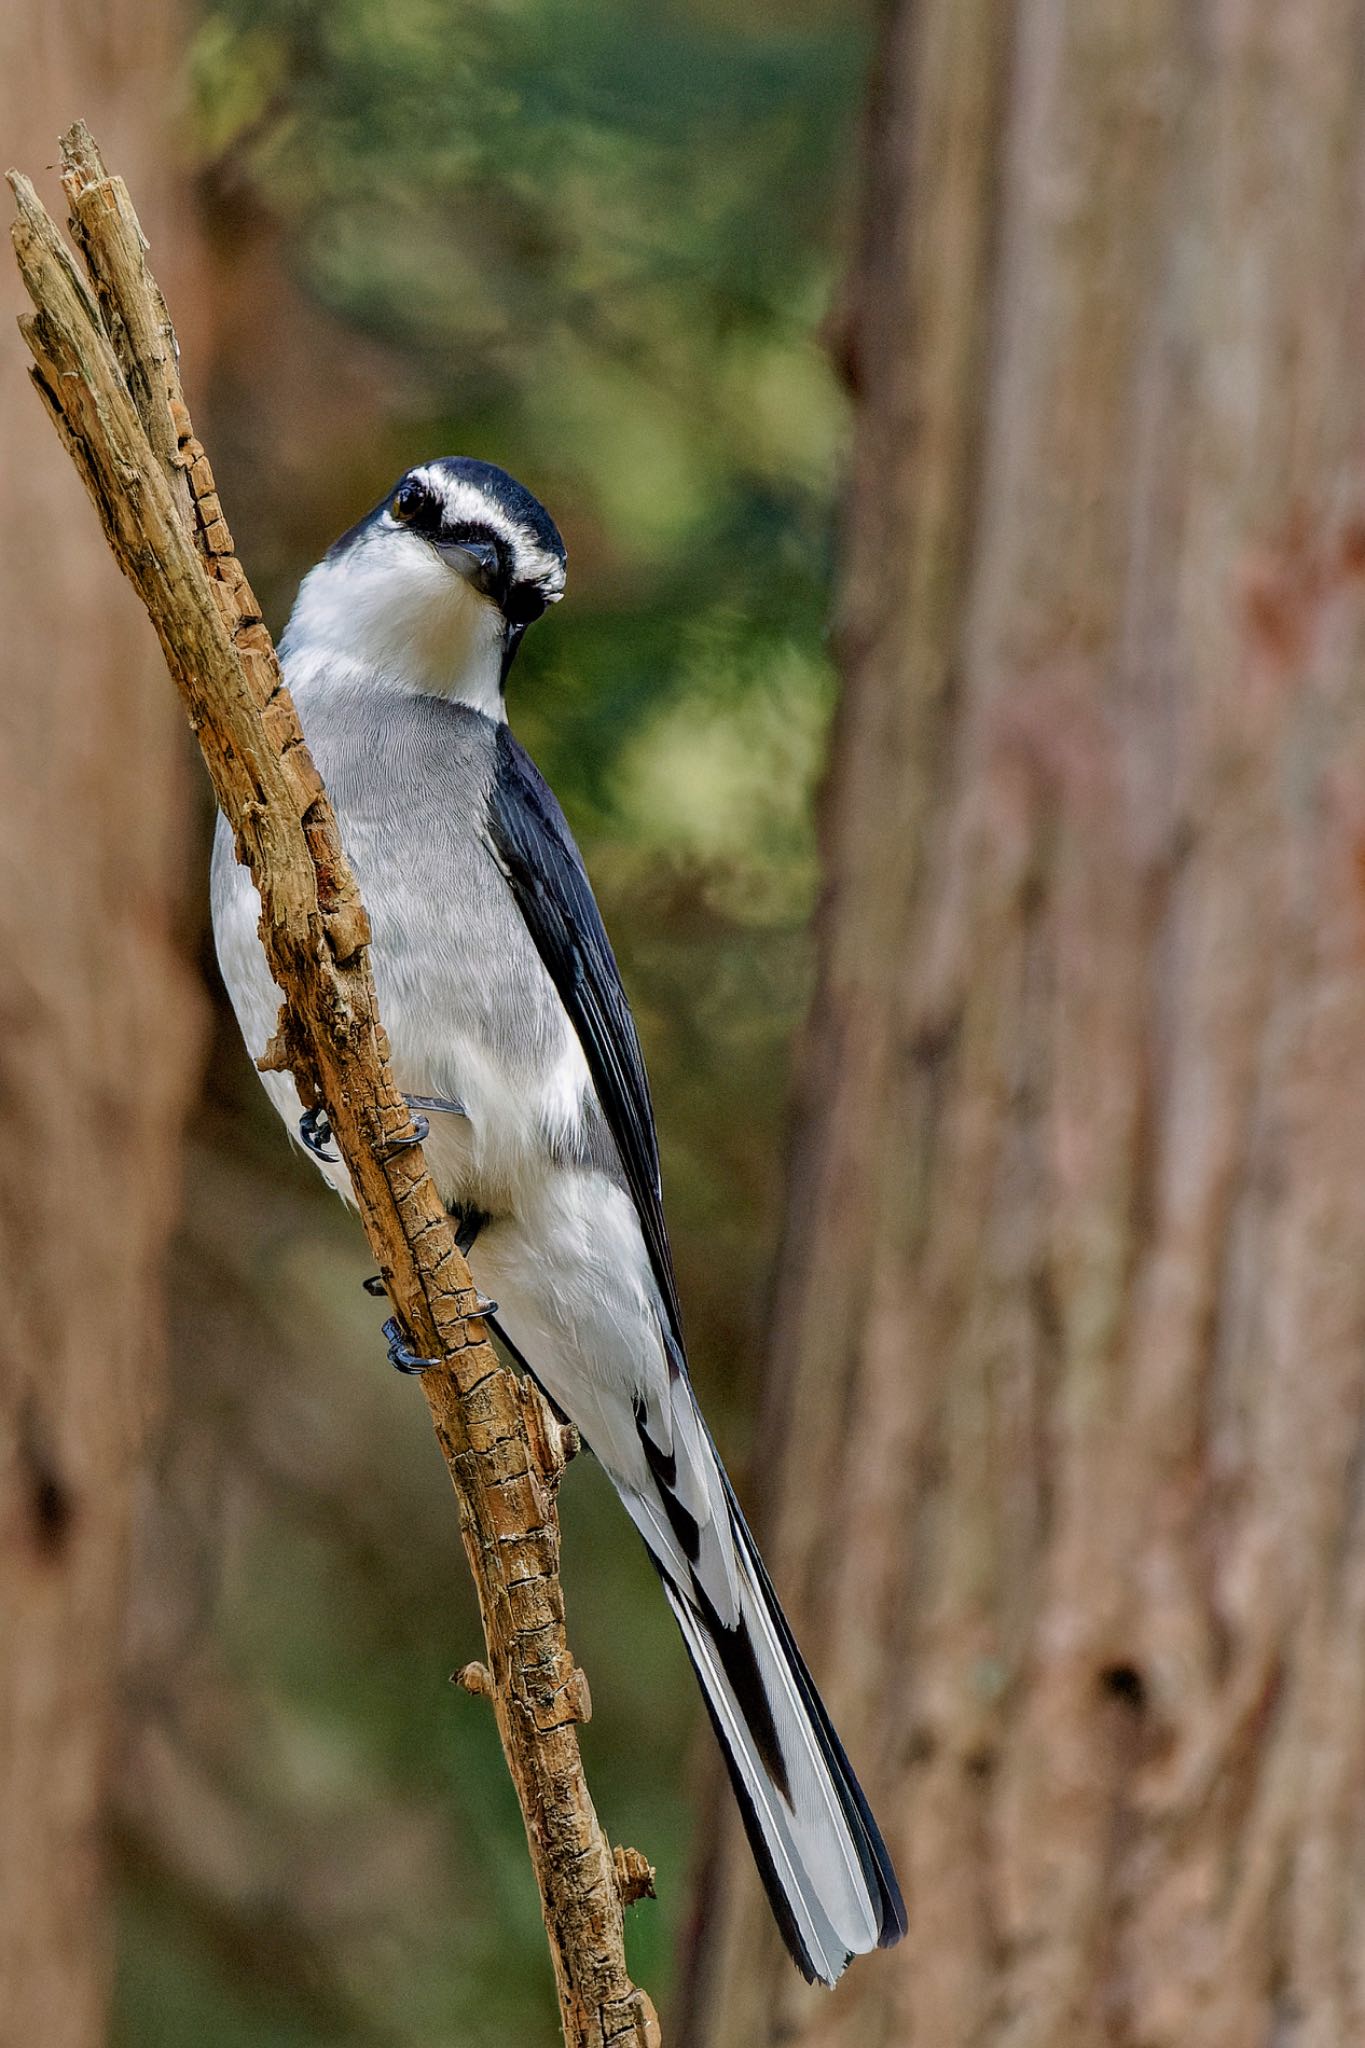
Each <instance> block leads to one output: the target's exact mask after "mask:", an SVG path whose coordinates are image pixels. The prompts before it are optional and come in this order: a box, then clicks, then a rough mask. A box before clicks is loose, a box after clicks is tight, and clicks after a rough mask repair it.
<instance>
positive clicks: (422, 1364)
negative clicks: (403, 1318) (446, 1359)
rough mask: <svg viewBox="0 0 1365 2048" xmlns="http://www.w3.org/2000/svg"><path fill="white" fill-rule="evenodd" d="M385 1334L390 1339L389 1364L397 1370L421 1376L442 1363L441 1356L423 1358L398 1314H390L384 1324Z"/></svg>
mask: <svg viewBox="0 0 1365 2048" xmlns="http://www.w3.org/2000/svg"><path fill="white" fill-rule="evenodd" d="M383 1334H384V1336H385V1337H387V1338H388V1340H389V1364H390V1365H391V1366H392V1367H393V1369H394V1371H395V1372H405V1373H408V1374H410V1375H412V1376H414V1377H419V1376H420V1375H421V1374H422V1373H424V1372H429V1371H430V1370H431V1368H432V1366H433V1365H439V1364H440V1363H441V1361H440V1359H439V1358H423V1357H422V1356H421V1355H420V1353H418V1352H417V1351H416V1350H415V1349H414V1348H413V1343H412V1332H411V1330H408V1329H406V1328H405V1327H404V1326H403V1324H402V1323H400V1322H399V1320H398V1318H397V1316H390V1317H389V1319H388V1321H387V1322H386V1323H385V1325H384V1329H383Z"/></svg>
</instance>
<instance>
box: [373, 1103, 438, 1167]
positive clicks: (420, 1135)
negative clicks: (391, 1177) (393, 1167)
mask: <svg viewBox="0 0 1365 2048" xmlns="http://www.w3.org/2000/svg"><path fill="white" fill-rule="evenodd" d="M430 1132H431V1125H430V1124H429V1123H428V1122H427V1120H426V1118H425V1117H424V1116H423V1115H422V1112H421V1111H420V1110H416V1111H414V1113H413V1119H412V1129H411V1130H410V1131H409V1132H407V1134H406V1135H405V1136H404V1137H401V1138H388V1139H385V1140H384V1142H383V1143H382V1144H379V1145H376V1146H375V1148H374V1156H375V1158H376V1159H379V1160H389V1159H396V1158H397V1157H398V1154H399V1153H400V1152H411V1150H412V1148H413V1146H414V1145H420V1144H421V1143H422V1141H423V1140H424V1139H425V1138H426V1137H428V1136H429V1135H430Z"/></svg>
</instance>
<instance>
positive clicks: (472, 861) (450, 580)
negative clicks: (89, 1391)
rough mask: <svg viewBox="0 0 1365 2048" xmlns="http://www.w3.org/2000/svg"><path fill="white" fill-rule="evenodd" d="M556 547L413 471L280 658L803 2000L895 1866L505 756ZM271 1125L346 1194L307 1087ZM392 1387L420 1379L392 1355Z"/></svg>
mask: <svg viewBox="0 0 1365 2048" xmlns="http://www.w3.org/2000/svg"><path fill="white" fill-rule="evenodd" d="M564 564H565V555H564V545H563V542H562V541H561V539H560V537H559V533H558V531H557V529H556V527H555V524H554V522H553V520H552V519H551V518H550V516H549V514H548V513H547V512H546V511H545V509H544V507H543V506H542V505H540V504H539V503H538V502H537V500H536V499H535V498H533V497H532V496H531V494H530V492H529V491H526V490H524V489H523V488H522V486H521V485H520V484H518V483H515V482H514V481H513V479H512V478H511V477H509V476H508V475H507V474H506V473H505V472H504V471H503V470H500V469H496V468H494V467H493V466H492V465H491V464H490V463H486V462H475V461H471V460H467V459H463V458H460V459H449V460H443V461H436V462H428V463H424V464H422V465H420V466H419V467H417V468H415V469H412V470H410V471H409V472H408V473H407V475H406V476H404V477H402V478H401V479H400V481H399V482H398V484H397V485H396V486H395V488H394V489H393V490H392V491H391V492H390V493H389V494H388V495H387V497H386V498H385V499H384V501H383V502H382V504H379V505H377V506H376V507H375V508H374V510H373V511H372V512H370V513H369V514H368V515H367V516H366V517H365V518H364V519H362V520H361V521H360V523H359V525H357V526H354V527H353V528H352V529H351V531H350V532H349V533H347V534H344V535H343V536H342V538H341V539H340V540H339V541H337V542H336V544H335V545H334V546H333V547H332V548H331V549H329V551H328V553H327V555H326V556H325V557H324V559H323V560H322V561H321V562H320V563H319V564H318V566H317V567H316V568H315V569H313V570H312V571H311V572H310V574H309V575H308V576H306V577H305V578H304V581H303V584H302V586H301V588H300V590H299V595H298V600H297V603H296V604H295V607H294V611H293V615H292V617H291V618H290V621H289V625H288V628H287V630H286V632H285V634H284V638H283V639H282V641H281V643H280V654H281V658H282V661H283V664H284V672H285V677H286V680H287V682H288V684H289V687H290V689H291V691H292V692H293V695H294V698H295V701H296V703H297V705H298V708H299V712H300V715H301V717H302V720H303V724H304V729H305V731H306V733H307V737H308V740H309V743H310V745H311V747H312V750H313V754H314V757H315V759H316V761H317V765H318V767H319V769H320V770H321V772H322V775H323V778H324V780H325V782H326V784H327V788H328V791H329V793H330V795H331V798H332V802H333V803H334V805H335V807H336V813H337V818H338V820H339V823H340V828H341V835H342V839H343V841H344V843H345V847H346V851H347V853H348V855H349V856H350V859H351V861H352V863H353V865H354V867H355V870H356V873H357V875H358V877H359V880H360V884H361V888H362V890H363V893H364V897H365V902H366V906H367V908H368V910H369V914H370V921H371V925H372V927H373V932H374V944H373V963H374V974H375V981H376V984H377V987H378V993H379V1004H380V1013H381V1015H382V1017H383V1020H384V1024H385V1027H386V1029H387V1031H388V1036H389V1041H390V1045H391V1048H392V1059H393V1071H394V1075H395V1078H396V1080H397V1083H398V1086H399V1087H400V1088H401V1089H403V1090H404V1091H405V1093H406V1094H407V1096H408V1100H409V1102H410V1103H411V1104H413V1105H414V1107H415V1108H416V1109H420V1110H422V1111H429V1112H430V1116H429V1117H424V1118H422V1119H421V1120H420V1121H419V1125H418V1128H419V1129H422V1128H423V1127H424V1126H425V1133H426V1134H425V1151H426V1160H427V1164H428V1166H429V1168H430V1170H431V1173H432V1175H433V1177H434V1179H435V1183H436V1186H437V1189H438V1190H439V1193H440V1195H441V1198H442V1200H443V1201H444V1202H445V1203H446V1205H447V1207H448V1208H449V1209H450V1212H451V1214H452V1216H453V1217H454V1218H455V1219H456V1222H457V1225H458V1234H459V1238H460V1242H461V1244H462V1245H463V1246H464V1248H465V1250H466V1255H467V1257H468V1259H469V1263H470V1267H471V1270H472V1272H473V1275H474V1278H475V1281H476V1283H477V1285H478V1286H479V1288H480V1289H481V1290H482V1291H483V1292H484V1293H485V1294H487V1295H488V1296H490V1297H492V1299H493V1300H494V1301H495V1302H496V1304H497V1306H496V1315H495V1320H494V1328H495V1329H496V1331H497V1333H498V1335H499V1336H500V1337H501V1338H502V1339H503V1340H504V1342H505V1343H506V1344H507V1346H508V1348H509V1349H510V1350H511V1351H512V1352H513V1353H514V1355H515V1356H516V1357H517V1358H518V1359H519V1360H520V1361H521V1362H522V1364H523V1365H524V1366H525V1367H526V1369H527V1370H529V1371H530V1372H531V1373H532V1374H533V1375H534V1376H535V1378H536V1380H537V1381H538V1382H539V1383H540V1385H541V1387H542V1388H543V1389H544V1390H545V1392H546V1393H547V1394H548V1395H549V1397H550V1398H551V1399H552V1400H553V1401H554V1402H555V1403H556V1405H557V1406H558V1407H559V1408H560V1409H561V1410H562V1411H563V1413H564V1414H565V1415H566V1416H568V1417H569V1419H570V1420H571V1421H572V1422H573V1423H574V1424H575V1425H576V1427H577V1428H578V1430H579V1431H580V1433H581V1435H582V1437H583V1439H584V1441H585V1442H586V1443H587V1444H588V1445H589V1446H590V1448H591V1449H592V1451H593V1452H594V1453H595V1454H596V1456H597V1458H598V1459H599V1461H600V1462H601V1464H602V1466H603V1467H604V1469H605V1470H606V1472H607V1473H608V1475H609V1476H610V1478H611V1481H612V1483H613V1485H614V1486H615V1488H616V1490H617V1492H618V1493H619V1495H620V1497H621V1500H622V1502H623V1504H624V1506H625V1509H626V1512H627V1514H628V1515H629V1516H630V1518H631V1520H632V1521H633V1522H634V1523H635V1526H636V1528H637V1529H638V1530H639V1532H640V1534H641V1535H642V1536H643V1538H644V1540H645V1543H646V1545H647V1546H648V1549H649V1553H650V1556H651V1557H652V1559H653V1561H654V1563H655V1565H656V1567H657V1568H658V1572H659V1576H660V1578H661V1579H662V1581H663V1587H664V1593H665V1596H666V1598H667V1600H668V1603H669V1606H670V1607H671V1608H672V1610H673V1613H674V1615H675V1617H676V1619H677V1622H678V1626H679V1628H680V1629H681V1630H682V1634H683V1640H684V1642H685V1643H686V1646H687V1651H688V1654H689V1656H690V1658H691V1660H692V1664H693V1666H694V1668H695V1670H696V1674H697V1677H698V1679H699V1681H700V1683H701V1688H702V1692H703V1694H704V1695H705V1699H706V1704H707V1707H708V1709H709V1711H710V1715H711V1720H712V1722H713V1724H714V1726H715V1730H716V1734H717V1736H718V1737H719V1740H720V1744H721V1748H722V1750H723V1751H724V1753H725V1758H726V1761H727V1763H728V1765H729V1769H730V1775H731V1778H732V1780H733V1783H734V1788H735V1792H736V1795H737V1797H738V1800H739V1804H740V1807H741V1810H742V1812H743V1816H744V1821H745V1825H746V1827H747V1830H748V1834H749V1840H750V1843H751V1844H752V1847H753V1852H754V1855H755V1858H756V1859H757V1862H758V1866H759V1869H760V1871H761V1873H762V1876H763V1880H764V1883H765V1885H766V1887H767V1891H768V1896H769V1898H770V1900H771V1902H772V1907H773V1911H774V1914H775V1915H776V1918H777V1921H778V1924H779V1926H780V1928H781V1931H782V1933H783V1935H784V1937H785V1939H786V1942H787V1945H788V1947H789V1948H790V1950H791V1952H792V1955H793V1957H794V1958H795V1960H796V1962H797V1963H798V1964H799V1966H800V1968H801V1969H802V1970H803V1971H804V1972H805V1974H806V1976H807V1977H808V1978H812V1979H815V1978H819V1979H823V1980H824V1981H825V1982H826V1983H833V1982H834V1980H835V1979H836V1978H837V1977H838V1975H839V1973H840V1971H841V1970H842V1969H843V1968H844V1966H845V1964H846V1963H847V1962H848V1960H849V1958H850V1957H851V1956H854V1955H858V1954H861V1953H863V1952H865V1951H867V1950H869V1949H872V1948H875V1947H877V1946H878V1945H881V1946H886V1945H888V1944H890V1943H891V1942H894V1941H896V1940H898V1939H899V1937H900V1936H901V1934H903V1933H904V1931H905V1908H904V1906H903V1904H902V1901H901V1895H900V1891H899V1888H898V1886H897V1883H896V1878H895V1874H894V1872H893V1871H892V1868H891V1862H890V1859H889V1857H888V1855H887V1851H886V1847H885V1845H884V1843H883V1841H882V1838H881V1835H880V1833H879V1832H878V1829H877V1826H876V1823H875V1822H874V1821H873V1819H872V1816H871V1814H870V1812H869V1811H868V1807H867V1802H866V1800H865V1799H864V1797H863V1794H862V1791H861V1790H860V1788H859V1785H858V1782H857V1780H856V1779H855V1777H854V1775H853V1772H852V1770H851V1769H850V1767H849V1764H848V1760H847V1758H846V1757H845V1755H844V1751H843V1749H842V1747H841V1745H840V1742H839V1738H838V1736H837V1735H836V1734H835V1732H834V1729H833V1727H832V1726H831V1725H830V1720H829V1717H828V1715H827V1714H826V1712H825V1709H824V1707H823V1705H822V1704H821V1701H820V1698H819V1695H818V1694H817V1692H816V1690H815V1686H814V1684H813V1682H812V1680H811V1677H810V1673H809V1672H808V1671H807V1669H806V1666H805V1664H804V1662H803V1661H802V1658H801V1654H800V1652H799V1651H798V1649H797V1647H796V1644H795V1642H794V1641H793V1639H792V1634H791V1630H790V1628H789V1627H788V1624H787V1621H786V1618H785V1616H784V1615H783V1613H782V1609H781V1608H780V1606H779V1605H778V1602H777V1597H776V1595H775V1593H774V1592H773V1588H772V1584H771V1582H770V1580H769V1578H768V1574H767V1572H766V1570H765V1569H764V1566H763V1561H762V1559H761V1558H760V1556H759V1554H758V1550H757V1548H756V1546H755V1544H754V1540H753V1538H752V1536H751V1535H750V1534H749V1531H748V1529H747V1528H746V1527H745V1523H744V1518H743V1516H742V1515H741V1513H740V1510H739V1506H738V1503H737V1502H736V1500H735V1495H734V1491H733V1489H732V1488H731V1485H730V1482H729V1480H728V1479H727V1477H726V1474H725V1471H724V1468H723V1467H722V1465H721V1462H720V1458H719V1456H718V1455H717V1452H716V1448H715V1445H714V1444H713V1442H712V1440H711V1434H710V1431H709V1430H708V1429H707V1426H706V1423H705V1421H704V1420H703V1418H702V1414H701V1411H700V1409H699V1408H698V1406H697V1401H696V1397H695V1395H694V1394H693V1391H692V1386H691V1382H690V1380H689V1379H688V1374H687V1363H686V1359H685V1357H684V1352H683V1338H682V1324H681V1317H680V1314H679V1309H678V1299H677V1289H676V1285H675V1282H674V1276H673V1262H672V1257H671V1254H670V1251H669V1245H668V1235H667V1232H666V1230H665V1227H664V1213H663V1204H662V1198H661V1193H660V1183H659V1155H658V1146H657V1143H656V1139H655V1132H654V1117H653V1111H652V1108H651V1105H650V1096H649V1085H648V1082H647V1080H646V1077H645V1069H644V1062H643V1060H642V1058H641V1054H640V1046H639V1042H638V1040H637V1038H636V1035H635V1026H634V1023H633V1021H632V1018H631V1013H630V1006H629V1004H628V1003H627V1001H626V996H625V991H624V990H623V988H622V986H621V977H620V974H619V972H618V970H617V966H616V961H615V958H614V957H613V954H612V950H611V946H610V943H609V942H608V939H607V935H606V932H605V930H604V929H603V925H602V919H601V916H600V914H599V912H598V908H597V905H596V902H595V901H594V899H593V893H592V889H591V887H590V886H589V883H588V878H587V875H586V873H585V871H584V867H583V862H582V859H581V857H580V855H579V852H578V848H577V847H576V846H575V844H574V842H573V839H572V837H571V835H570V833H569V828H568V826H567V824H566V823H565V820H564V816H563V813H562V812H561V810H560V808H559V805H558V804H557V803H556V801H555V799H554V797H553V795H552V794H551V792H550V790H549V788H548V787H547V786H546V784H545V782H544V781H543V780H542V779H541V777H540V775H539V773H538V772H537V770H536V768H535V766H534V765H533V763H532V762H531V760H530V759H529V757H528V756H527V755H526V754H525V753H524V752H523V750H522V748H521V747H520V746H519V745H518V744H517V742H516V740H515V739H514V738H513V737H512V734H511V732H510V730H509V728H508V725H507V717H506V709H505V702H504V692H505V689H506V685H507V678H508V671H509V670H510V668H511V666H512V662H513V658H514V656H515V654H516V651H517V648H518V645H519V644H520V642H521V638H522V635H523V634H524V633H525V631H526V629H527V627H528V626H529V625H530V624H531V623H532V622H533V621H534V620H536V619H538V618H539V617H540V615H541V613H542V612H543V611H544V610H545V609H546V607H547V606H549V605H552V604H554V603H556V602H557V601H558V599H559V598H560V597H561V596H562V594H563V590H564ZM259 910H260V906H259V902H258V899H257V896H256V891H255V889H254V887H253V886H252V883H251V881H250V879H249V877H248V875H247V873H246V872H245V870H244V869H242V868H240V867H238V866H237V864H236V861H235V858H234V855H233V849H232V842H231V838H230V835H229V833H228V831H227V829H226V827H225V825H224V823H223V821H222V820H221V819H220V820H219V828H218V836H217V841H216V844H215V847H214V854H213V922H214V931H215V935H216V939H217V946H218V958H219V962H220V964H221V967H222V972H223V979H224V981H225V982H226V984H227V988H228V992H229V994H230V996H231V998H232V1002H233V1005H234V1008H235V1009H236V1012H237V1018H238V1021H239V1023H240V1025H241V1028H242V1032H243V1035H244V1037H245V1039H246V1043H247V1047H248V1049H249V1050H250V1051H251V1052H252V1053H253V1054H257V1053H259V1052H260V1051H261V1050H262V1048H263V1047H264V1046H265V1044H266V1041H267V1040H268V1039H269V1037H270V1035H271V1033H272V1031H273V1029H274V1026H275V1021H276V1016H277V1013H278V1008H279V992H278V990H277V989H276V988H275V986H274V983H273V982H272V980H271V978H270V974H269V972H268V970H267V967H266V963H265V958H264V955H263V953H262V951H261V948H260V944H259V940H258V938H257V929H256V927H257V919H258V916H259ZM264 1079H265V1086H266V1088H267V1089H268V1090H269V1092H270V1095H271V1098H272V1099H273V1101H274V1103H275V1106H276V1108H277V1109H278V1110H279V1112H280V1114H281V1116H283V1117H284V1119H285V1121H286V1122H287V1123H288V1125H289V1126H290V1128H291V1130H292V1129H295V1128H299V1129H300V1131H301V1135H302V1136H303V1138H304V1140H305V1141H306V1142H308V1143H309V1144H310V1145H311V1148H312V1150H313V1152H314V1153H315V1155H318V1156H319V1163H320V1164H321V1166H322V1170H323V1171H324V1172H325V1173H326V1174H327V1176H328V1178H329V1179H330V1180H331V1181H332V1183H333V1185H334V1186H336V1187H337V1188H338V1189H340V1191H341V1192H342V1193H343V1194H346V1193H347V1192H348V1181H347V1176H346V1170H345V1167H344V1166H343V1165H341V1163H340V1162H339V1161H337V1160H336V1159H334V1158H332V1157H330V1156H329V1155H327V1153H326V1148H325V1143H324V1142H322V1139H323V1137H325V1126H323V1127H322V1128H321V1130H320V1126H319V1119H318V1117H317V1115H316V1113H314V1114H313V1115H311V1116H309V1115H304V1116H301V1115H300V1108H301V1105H300V1102H299V1099H298V1096H297V1093H296V1091H295V1088H294V1083H293V1080H292V1078H291V1077H290V1076H288V1075H284V1074H267V1075H266V1076H265V1077H264ZM388 1328H389V1329H391V1330H394V1342H393V1345H392V1347H391V1353H390V1355H391V1356H392V1357H393V1359H394V1362H395V1363H396V1364H398V1365H399V1366H400V1367H403V1368H404V1369H407V1370H413V1369H420V1368H421V1365H422V1361H421V1360H420V1359H416V1358H414V1357H413V1356H412V1353H411V1350H410V1349H409V1348H408V1346H407V1345H406V1344H405V1343H404V1341H403V1338H402V1334H401V1332H398V1331H396V1330H395V1329H394V1326H393V1325H390V1326H388Z"/></svg>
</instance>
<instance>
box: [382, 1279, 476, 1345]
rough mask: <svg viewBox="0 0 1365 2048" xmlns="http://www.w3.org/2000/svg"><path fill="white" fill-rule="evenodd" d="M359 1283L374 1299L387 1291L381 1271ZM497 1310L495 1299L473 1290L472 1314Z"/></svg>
mask: <svg viewBox="0 0 1365 2048" xmlns="http://www.w3.org/2000/svg"><path fill="white" fill-rule="evenodd" d="M360 1284H361V1286H362V1287H363V1288H364V1290H365V1292H366V1293H367V1294H370V1295H373V1296H374V1298H375V1299H376V1300H380V1299H382V1298H383V1296H384V1295H386V1294H387V1293H388V1291H389V1290H388V1288H387V1287H386V1286H385V1285H384V1275H383V1274H382V1273H371V1275H370V1277H369V1279H368V1280H362V1281H361V1283H360ZM497 1312H498V1304H497V1303H496V1302H495V1301H490V1300H489V1299H488V1296H487V1295H486V1294H480V1293H479V1291H478V1289H477V1288H476V1289H475V1290H474V1314H475V1315H476V1316H495V1315H496V1314H497ZM387 1334H388V1330H387V1326H386V1328H385V1335H386V1336H387Z"/></svg>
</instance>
